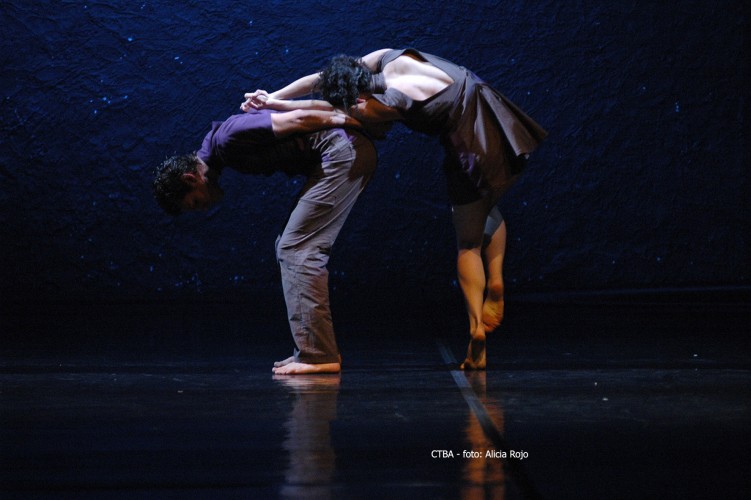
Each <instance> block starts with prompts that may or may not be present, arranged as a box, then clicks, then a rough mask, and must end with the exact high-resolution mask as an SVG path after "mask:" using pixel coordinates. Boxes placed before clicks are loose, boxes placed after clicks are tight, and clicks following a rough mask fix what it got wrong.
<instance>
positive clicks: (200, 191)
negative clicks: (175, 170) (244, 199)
mask: <svg viewBox="0 0 751 500" xmlns="http://www.w3.org/2000/svg"><path fill="white" fill-rule="evenodd" d="M183 182H185V183H187V184H188V185H189V186H191V190H190V191H188V193H187V194H186V195H185V196H184V197H183V201H182V203H181V204H180V206H181V209H182V211H183V212H193V211H196V210H208V208H209V207H211V205H213V204H214V203H216V202H217V201H219V200H221V199H222V197H223V196H224V191H222V188H220V187H219V182H218V179H217V176H216V175H214V174H213V172H211V171H209V167H208V166H207V165H206V164H205V163H204V162H202V161H201V160H199V161H198V168H197V169H196V172H193V173H188V174H183Z"/></svg>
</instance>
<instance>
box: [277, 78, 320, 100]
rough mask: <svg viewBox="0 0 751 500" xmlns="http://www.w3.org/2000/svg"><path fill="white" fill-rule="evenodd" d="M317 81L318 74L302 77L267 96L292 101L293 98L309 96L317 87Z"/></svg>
mask: <svg viewBox="0 0 751 500" xmlns="http://www.w3.org/2000/svg"><path fill="white" fill-rule="evenodd" d="M318 80H319V76H318V73H313V74H312V75H308V76H304V77H302V78H300V79H298V80H295V81H294V82H292V83H290V84H289V85H287V86H286V87H282V88H281V89H279V90H277V91H274V92H272V93H271V94H269V96H270V97H274V98H276V99H294V98H295V97H301V96H304V95H310V94H312V93H313V92H315V90H316V87H317V86H318Z"/></svg>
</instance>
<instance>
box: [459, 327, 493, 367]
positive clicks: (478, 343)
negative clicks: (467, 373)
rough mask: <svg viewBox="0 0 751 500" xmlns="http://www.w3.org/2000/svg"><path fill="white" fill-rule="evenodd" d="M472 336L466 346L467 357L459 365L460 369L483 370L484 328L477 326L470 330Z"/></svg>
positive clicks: (484, 362) (484, 361)
mask: <svg viewBox="0 0 751 500" xmlns="http://www.w3.org/2000/svg"><path fill="white" fill-rule="evenodd" d="M471 335H472V338H471V340H470V341H469V346H468V347H467V357H466V358H465V359H464V362H463V363H462V364H461V365H460V366H459V368H460V369H461V370H484V369H485V364H486V360H485V329H484V328H482V327H478V328H477V329H476V330H475V331H474V332H472V334H471Z"/></svg>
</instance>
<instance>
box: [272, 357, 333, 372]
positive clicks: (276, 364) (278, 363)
mask: <svg viewBox="0 0 751 500" xmlns="http://www.w3.org/2000/svg"><path fill="white" fill-rule="evenodd" d="M294 362H295V357H294V356H290V357H289V358H287V359H283V360H281V361H274V368H281V367H282V366H287V365H288V364H290V363H294ZM339 364H340V365H341V364H342V355H341V354H340V355H339ZM339 369H340V370H341V366H340V367H339Z"/></svg>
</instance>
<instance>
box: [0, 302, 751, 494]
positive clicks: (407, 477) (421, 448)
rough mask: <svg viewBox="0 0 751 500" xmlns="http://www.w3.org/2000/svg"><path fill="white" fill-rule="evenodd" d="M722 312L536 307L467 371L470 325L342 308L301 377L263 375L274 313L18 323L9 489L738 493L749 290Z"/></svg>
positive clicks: (6, 382) (749, 468) (749, 362)
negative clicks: (402, 322) (171, 324)
mask: <svg viewBox="0 0 751 500" xmlns="http://www.w3.org/2000/svg"><path fill="white" fill-rule="evenodd" d="M691 310H693V309H691ZM712 310H713V311H714V312H713V314H714V319H713V318H704V319H697V318H699V317H704V316H705V314H704V313H707V312H709V311H707V310H704V311H700V312H699V313H697V314H696V317H686V314H687V311H688V309H687V308H678V309H676V310H673V311H671V312H669V314H666V313H665V312H664V306H663V305H659V304H657V305H654V304H653V305H648V306H644V305H642V306H629V307H623V306H617V307H613V306H609V307H600V306H598V307H594V306H584V307H582V306H577V305H571V304H569V305H550V304H526V305H523V306H519V307H516V308H515V310H511V309H510V310H509V313H508V314H509V317H508V318H507V319H508V324H505V325H504V329H505V330H504V332H503V333H502V334H500V336H498V337H497V338H493V337H491V339H490V346H489V356H488V359H489V369H488V370H487V371H485V372H470V373H464V372H460V371H457V370H456V366H457V363H456V360H457V359H459V360H461V357H462V354H463V350H464V348H465V342H464V339H463V338H461V336H460V335H455V336H451V335H445V334H446V333H447V332H445V331H443V332H435V331H433V332H429V333H426V332H423V334H409V335H408V334H407V333H404V334H403V335H402V333H401V332H398V331H396V330H395V327H394V326H393V324H391V325H387V324H385V323H384V324H382V325H380V324H378V321H370V322H368V325H367V326H362V325H359V326H358V324H357V322H356V321H355V320H347V321H351V322H347V321H345V322H344V323H343V326H342V327H340V328H339V331H340V334H339V335H340V337H341V338H340V344H341V347H342V351H343V356H344V364H343V372H342V373H341V374H340V375H321V376H297V377H295V376H286V377H278V376H274V375H272V373H271V370H270V368H271V363H272V361H273V360H275V359H281V358H283V357H286V356H287V355H288V354H289V348H290V344H289V339H288V338H287V336H286V334H275V335H273V336H272V335H270V334H269V330H268V329H269V328H272V327H273V328H277V327H278V324H273V325H271V326H270V325H269V324H268V323H265V322H264V323H261V322H256V323H252V322H251V323H250V324H249V323H248V322H247V321H241V322H234V321H233V320H232V319H231V318H230V319H228V318H227V317H226V316H222V315H214V316H212V319H211V321H203V322H202V321H184V322H183V323H181V324H180V325H181V326H180V330H181V332H174V331H170V332H167V331H166V330H165V329H166V328H167V327H166V326H165V325H164V324H162V323H161V322H160V321H158V320H156V319H154V316H152V315H151V314H148V315H146V314H145V315H143V317H142V318H141V320H142V326H141V330H139V332H138V333H135V334H134V335H133V336H132V337H130V338H127V339H126V338H125V337H124V335H125V330H127V329H131V331H132V329H133V328H134V325H133V324H131V323H129V322H128V321H122V320H121V318H111V320H108V319H107V315H106V314H105V315H103V316H102V317H100V318H99V319H97V320H96V321H95V322H91V321H89V322H88V323H87V324H86V325H85V326H78V327H77V326H76V324H75V323H74V324H69V325H67V326H65V327H64V328H62V329H61V331H60V332H59V334H60V337H54V338H53V337H51V335H52V333H50V332H48V333H47V334H45V335H41V334H39V332H38V331H37V332H36V335H34V336H31V337H30V339H31V340H32V341H33V342H30V343H25V342H23V341H22V338H21V337H20V336H19V335H20V332H21V330H22V328H20V327H21V326H22V323H23V322H18V321H16V322H15V323H14V326H15V328H16V330H17V332H16V333H15V334H14V336H12V338H13V339H14V341H13V342H12V345H11V346H10V347H8V346H7V345H6V347H5V348H3V359H2V365H1V366H0V426H1V427H0V452H1V460H2V462H1V471H0V486H1V488H0V490H1V492H2V496H3V498H63V497H74V498H135V497H138V498H165V497H170V498H347V499H350V498H354V499H356V498H379V499H380V498H506V499H517V498H549V499H559V498H572V499H573V498H575V499H605V498H681V499H686V498H696V499H699V498H702V499H706V498H723V499H731V498H747V496H746V495H747V492H748V491H749V490H750V487H751V482H750V481H749V477H751V474H750V473H751V465H750V464H751V460H750V459H751V453H749V451H750V447H749V443H751V426H749V423H750V418H749V417H750V416H751V394H750V388H751V352H750V351H749V338H748V333H749V323H748V322H747V320H748V319H749V315H748V309H747V304H734V305H730V306H728V305H718V304H715V305H714V306H713V308H712ZM110 314H111V313H110ZM679 315H680V316H679ZM689 316H691V315H690V314H689ZM128 317H131V318H132V315H129V316H128ZM219 317H224V319H223V320H218V319H217V318H219ZM353 317H354V318H356V315H355V316H353ZM148 318H151V321H149V320H148ZM131 321H133V320H131ZM30 324H31V325H32V327H33V325H34V322H33V321H31V323H30ZM105 324H109V325H110V330H109V331H108V333H107V334H106V335H102V336H100V337H97V336H96V330H97V328H99V327H101V325H105ZM79 325H80V323H79ZM413 327H414V325H411V324H410V325H409V328H407V329H405V330H409V331H412V332H414V328H413ZM37 328H38V325H37ZM77 328H79V329H78V330H77ZM451 328H453V326H452V327H451ZM212 329H213V330H212ZM221 329H224V331H223V332H220V330H221ZM71 332H78V333H79V334H78V335H72V334H71ZM81 332H83V333H81ZM228 332H230V333H228ZM232 332H234V333H232ZM66 338H67V339H69V341H68V342H66V341H65V339H66Z"/></svg>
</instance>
